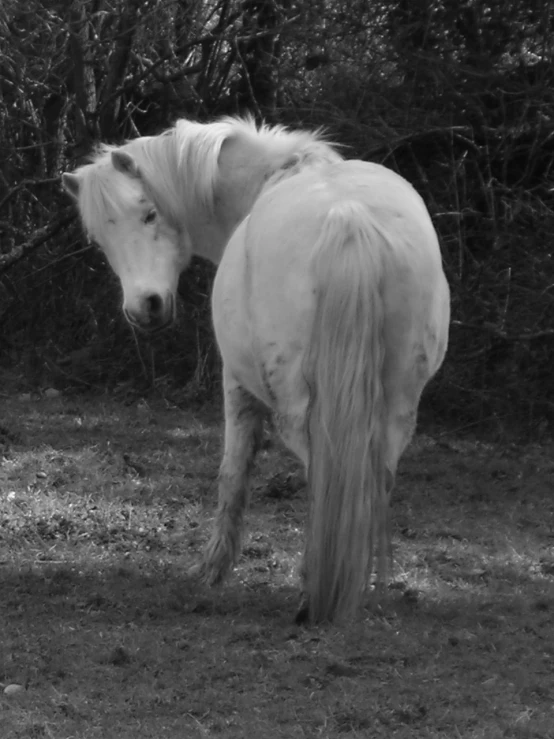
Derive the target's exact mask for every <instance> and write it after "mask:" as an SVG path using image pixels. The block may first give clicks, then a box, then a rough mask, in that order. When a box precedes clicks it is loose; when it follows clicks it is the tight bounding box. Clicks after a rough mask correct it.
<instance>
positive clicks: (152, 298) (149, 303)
mask: <svg viewBox="0 0 554 739" xmlns="http://www.w3.org/2000/svg"><path fill="white" fill-rule="evenodd" d="M145 302H146V308H147V310H148V314H149V315H150V316H159V315H160V313H161V312H162V311H163V300H162V299H161V297H160V295H157V294H156V293H154V294H153V295H149V296H148V297H147V298H146V299H145Z"/></svg>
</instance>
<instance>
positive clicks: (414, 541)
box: [0, 397, 554, 739]
mask: <svg viewBox="0 0 554 739" xmlns="http://www.w3.org/2000/svg"><path fill="white" fill-rule="evenodd" d="M221 432H222V427H221V423H220V418H219V411H213V412H210V411H203V412H198V413H193V412H190V411H182V410H179V409H178V408H177V407H175V406H167V405H165V404H164V403H163V402H162V401H156V402H154V401H152V402H151V403H150V404H148V403H146V402H141V403H138V404H134V405H124V404H117V403H116V402H115V401H111V400H109V399H106V400H105V401H103V400H99V399H87V398H79V397H73V398H65V399H64V398H55V399H40V398H36V399H33V400H21V399H16V398H14V399H5V400H4V402H3V419H2V425H1V427H0V452H1V455H2V465H1V468H0V483H1V484H0V617H1V618H0V683H1V684H2V687H3V688H5V687H6V686H8V685H13V684H18V685H21V686H23V689H21V690H19V691H18V692H15V693H13V694H9V693H10V690H8V694H4V693H0V737H2V738H3V737H7V738H9V739H12V738H13V739H24V738H25V739H27V738H29V739H32V738H35V737H45V738H47V739H70V738H71V739H81V738H83V739H84V738H88V737H101V738H102V739H111V738H112V737H114V738H115V737H117V739H131V738H132V739H146V738H150V737H151V738H152V739H154V738H155V739H176V738H177V737H179V739H181V738H183V737H187V739H189V738H190V739H196V738H198V739H203V738H205V737H222V738H223V739H239V738H240V739H242V738H245V739H246V738H248V739H250V738H253V739H254V738H256V739H257V738H258V737H259V738H262V737H263V739H277V738H283V739H285V738H286V739H294V738H296V737H298V738H299V739H300V738H303V737H320V738H323V739H325V738H326V737H333V738H339V737H340V738H342V737H344V738H345V739H347V738H348V737H370V738H372V739H373V738H374V737H375V738H379V737H386V738H387V739H391V738H392V737H399V738H401V739H408V738H409V739H414V737H427V738H429V739H439V738H441V739H458V738H463V739H497V738H498V739H499V738H500V737H514V738H520V739H523V738H525V739H528V738H529V739H530V738H532V737H533V738H536V739H539V738H540V739H547V738H550V739H551V738H552V737H553V736H554V728H553V727H554V671H553V670H552V661H553V659H554V518H553V509H554V498H553V497H552V483H553V478H554V462H553V461H552V454H551V449H548V448H544V447H542V448H541V447H531V446H526V447H520V446H515V445H512V446H504V447H503V446H496V445H487V444H484V443H479V442H477V441H471V442H470V441H460V440H457V439H455V438H451V437H450V436H448V435H447V434H441V435H437V436H436V437H435V439H432V438H428V437H424V436H421V437H419V438H418V439H417V440H416V441H415V442H414V444H413V445H412V447H411V448H410V450H409V452H408V453H407V455H406V457H405V459H404V461H403V463H402V466H401V471H400V475H399V479H398V484H397V489H396V492H395V500H394V516H393V518H394V550H395V551H394V560H395V569H394V581H393V583H392V585H391V589H390V597H389V599H388V601H387V602H386V603H385V604H383V605H382V606H381V607H374V608H371V609H369V608H368V609H367V610H366V611H364V617H363V618H362V619H361V620H360V622H359V623H357V624H355V625H354V626H349V627H342V628H341V627H337V626H327V627H321V628H313V629H307V628H299V627H296V626H294V625H293V616H294V612H295V608H296V605H297V598H298V593H297V589H296V586H297V583H296V567H297V564H298V559H299V553H300V551H301V549H302V544H303V524H304V518H305V510H306V506H305V496H304V488H303V481H302V475H301V473H300V470H299V468H298V467H297V465H296V463H295V462H294V460H293V459H292V458H291V457H290V456H289V455H288V454H287V453H286V452H284V451H283V450H282V449H281V448H280V446H279V445H278V444H276V443H273V442H271V443H270V444H268V448H267V449H265V450H264V451H263V452H262V453H261V455H260V459H259V464H258V467H257V472H256V479H255V485H254V488H255V489H254V495H253V503H252V507H251V511H250V514H249V516H248V533H247V536H246V539H245V542H244V548H243V554H242V558H241V561H240V563H239V566H238V567H237V569H236V572H235V574H234V575H233V577H232V578H231V579H230V580H229V582H228V583H226V584H225V585H224V586H223V587H221V588H219V589H216V590H209V589H207V588H204V587H201V586H200V585H198V584H197V583H195V582H194V581H192V580H190V579H189V578H188V577H187V570H188V567H189V566H190V565H192V564H193V563H194V562H196V561H197V560H198V557H199V554H200V552H201V549H202V545H203V543H204V541H205V540H206V538H207V535H208V526H209V519H210V517H211V515H212V513H213V509H214V505H215V500H216V475H217V468H218V464H219V458H220V453H221Z"/></svg>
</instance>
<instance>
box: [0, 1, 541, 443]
mask: <svg viewBox="0 0 554 739" xmlns="http://www.w3.org/2000/svg"><path fill="white" fill-rule="evenodd" d="M552 38H554V9H553V8H552V7H551V3H550V2H549V0H536V2H534V3H529V2H527V0H393V1H392V2H388V1H387V2H384V0H382V1H379V0H377V2H369V0H348V2H347V0H308V1H307V2H300V1H299V0H242V1H241V2H239V1H238V0H3V3H2V5H1V6H0V238H1V246H0V273H1V274H0V314H1V317H2V332H1V334H0V346H1V348H2V359H1V362H2V364H4V365H5V366H6V367H11V368H12V369H13V368H16V370H17V375H18V377H20V378H21V383H22V384H25V385H31V386H33V385H38V386H44V384H45V383H46V382H48V383H49V384H50V383H53V382H55V383H60V384H77V385H79V386H85V387H86V386H92V387H106V386H112V385H113V384H114V383H117V382H119V383H120V382H121V381H123V380H129V381H132V382H133V384H134V385H135V386H136V385H137V383H139V384H145V385H147V386H148V385H152V384H155V385H160V384H163V385H164V386H165V387H166V389H169V388H176V387H180V386H183V384H184V383H185V382H188V383H189V384H188V387H189V388H194V389H195V390H198V389H204V390H206V389H209V390H210V391H211V390H212V389H213V387H214V385H213V380H214V378H215V377H216V376H217V353H216V352H215V351H214V348H213V346H212V339H211V328H210V319H209V313H208V308H207V295H208V293H209V289H210V280H211V277H212V272H213V270H212V268H210V267H208V266H207V265H204V264H201V263H194V264H193V267H192V269H191V271H190V272H189V273H188V274H187V275H185V276H184V277H183V279H182V284H181V287H180V292H181V295H182V297H183V301H182V306H181V317H180V322H179V326H177V327H176V328H175V329H174V330H172V331H170V332H168V333H167V334H165V335H163V336H160V337H155V338H152V339H147V338H145V337H141V336H134V335H133V334H132V333H131V331H130V329H129V328H128V327H127V326H126V325H125V324H124V321H123V319H122V318H121V316H120V311H119V308H118V304H119V293H118V287H117V283H116V281H115V280H114V278H113V277H112V275H111V274H110V272H109V271H108V269H107V268H106V266H105V265H104V263H103V261H102V259H101V258H100V256H99V255H98V253H97V252H96V251H95V250H94V249H93V248H92V247H90V246H89V245H87V244H86V243H85V241H84V240H83V237H82V234H81V231H80V228H79V225H78V224H77V222H76V219H75V213H74V209H73V208H72V206H71V203H69V202H68V198H67V197H66V196H65V195H64V194H63V193H62V192H61V188H60V180H59V175H60V173H61V171H63V170H64V169H66V168H71V167H72V166H74V165H75V164H76V163H79V162H81V161H83V157H85V156H86V155H87V154H88V153H89V152H90V150H91V148H92V147H93V146H94V144H95V142H97V141H99V140H109V141H114V142H117V141H120V140H122V139H124V138H127V137H133V136H136V135H139V134H141V135H143V134H147V133H153V132H158V131H159V130H160V129H162V128H163V127H165V126H167V125H169V124H171V123H172V122H173V121H174V120H175V119H176V118H177V117H178V116H179V115H187V116H191V117H197V118H200V119H209V118H210V117H212V116H215V115H218V114H222V113H240V112H245V111H251V112H253V113H254V115H255V116H256V117H257V118H259V119H261V118H262V117H263V118H265V119H267V120H269V121H271V122H285V123H289V124H291V125H305V126H310V127H311V126H317V125H324V126H325V127H326V128H327V129H328V130H329V132H330V134H331V136H332V137H333V138H335V139H336V140H338V141H340V142H342V143H344V144H346V145H347V146H348V148H347V149H346V151H347V154H348V155H349V156H357V157H360V158H364V159H371V160H374V161H380V162H382V163H384V164H386V165H387V166H390V167H393V168H394V169H396V170H398V171H399V172H400V173H401V174H403V175H404V176H405V177H407V178H408V179H409V180H410V181H411V182H412V183H413V184H414V185H415V187H416V188H417V189H418V190H419V191H420V192H421V194H422V195H423V197H424V198H425V200H426V202H427V205H428V207H429V210H430V212H431V214H432V216H433V219H434V221H435V224H436V227H437V229H438V231H439V234H440V237H441V241H442V245H443V250H444V259H445V263H446V268H447V273H448V278H449V280H450V283H451V286H452V290H453V326H452V340H451V349H450V352H449V358H448V361H447V363H446V365H445V368H444V370H443V371H442V373H441V375H440V377H439V378H437V381H436V382H435V384H434V386H433V388H432V389H431V391H430V392H429V393H428V397H427V403H426V406H425V412H424V416H426V417H430V418H433V419H436V420H455V421H456V423H457V424H458V425H459V426H460V427H464V426H466V427H471V426H472V424H477V423H484V424H487V425H489V427H490V426H491V424H492V427H493V428H496V429H498V430H499V431H503V430H505V429H506V428H507V426H508V425H510V424H515V423H516V422H517V425H518V426H519V427H521V425H522V424H523V427H524V428H526V429H527V430H529V431H534V432H544V431H545V430H547V429H548V427H549V425H550V424H551V422H552V420H553V418H554V380H553V379H552V375H551V372H550V355H551V351H552V344H553V340H554V320H553V319H554V298H553V294H552V285H554V269H553V267H552V256H551V246H550V240H551V235H552V234H553V233H554V204H553V193H552V187H554V177H553V164H554V66H553V47H552ZM191 380H193V381H194V382H193V383H192V385H191Z"/></svg>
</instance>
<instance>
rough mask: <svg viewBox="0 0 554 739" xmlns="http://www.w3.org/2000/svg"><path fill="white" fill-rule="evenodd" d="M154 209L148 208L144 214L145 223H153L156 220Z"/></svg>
mask: <svg viewBox="0 0 554 739" xmlns="http://www.w3.org/2000/svg"><path fill="white" fill-rule="evenodd" d="M156 215H157V214H156V211H155V210H149V211H148V213H147V214H146V215H145V216H144V222H145V223H146V224H148V223H154V221H155V220H156Z"/></svg>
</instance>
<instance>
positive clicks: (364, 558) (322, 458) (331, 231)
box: [305, 201, 388, 621]
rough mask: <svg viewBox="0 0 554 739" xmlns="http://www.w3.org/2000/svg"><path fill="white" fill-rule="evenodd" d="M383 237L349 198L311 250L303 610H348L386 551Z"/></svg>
mask: <svg viewBox="0 0 554 739" xmlns="http://www.w3.org/2000/svg"><path fill="white" fill-rule="evenodd" d="M385 253H386V245H385V242H384V238H383V236H382V235H381V234H380V233H379V232H378V231H377V230H376V229H375V227H374V226H373V224H372V221H371V219H370V215H369V213H368V211H367V210H366V209H365V208H364V207H363V206H362V205H361V204H360V203H358V202H356V201H347V202H344V203H340V204H337V205H335V206H334V207H333V208H332V209H331V210H330V212H329V213H328V215H327V217H326V219H325V222H324V225H323V230H322V233H321V235H320V237H319V239H318V242H317V243H316V245H315V246H314V249H313V255H312V269H313V273H312V274H313V277H314V279H315V285H316V290H317V299H316V310H315V318H314V324H313V328H312V334H311V339H310V345H309V348H308V352H307V356H306V378H307V380H308V382H309V384H310V409H309V414H308V434H309V449H310V457H309V469H308V485H309V490H310V498H311V508H310V521H309V529H308V540H307V547H306V561H305V567H306V573H305V575H306V581H305V589H306V596H307V598H308V604H309V605H308V607H309V618H310V620H312V621H326V620H332V619H343V618H348V617H350V616H353V615H354V614H355V612H356V610H357V609H358V607H359V606H360V603H361V600H362V596H363V594H364V591H365V589H366V586H367V582H368V578H369V575H370V573H371V571H372V569H373V562H374V559H375V555H377V559H378V562H379V570H380V574H381V575H382V576H384V575H385V573H384V570H382V568H384V567H385V565H386V559H387V553H388V526H387V511H388V500H387V491H386V466H385V443H386V442H385V436H386V427H385V413H386V408H385V396H384V392H383V384H382V378H381V374H382V368H383V360H384V352H385V345H384V315H383V300H382V294H381V283H382V279H383V272H384V270H383V260H384V257H385Z"/></svg>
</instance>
